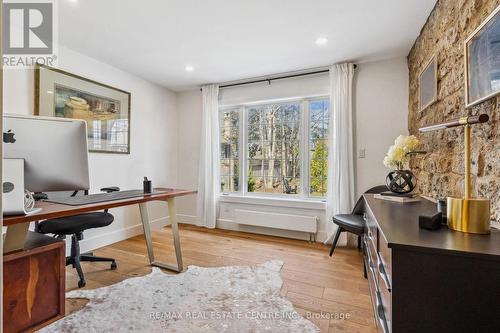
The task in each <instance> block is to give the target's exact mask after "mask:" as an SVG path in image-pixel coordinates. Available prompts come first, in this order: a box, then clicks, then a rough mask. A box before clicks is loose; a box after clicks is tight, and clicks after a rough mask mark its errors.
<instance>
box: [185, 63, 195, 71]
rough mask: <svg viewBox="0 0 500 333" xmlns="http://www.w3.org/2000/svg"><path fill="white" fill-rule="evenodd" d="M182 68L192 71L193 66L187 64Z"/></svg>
mask: <svg viewBox="0 0 500 333" xmlns="http://www.w3.org/2000/svg"><path fill="white" fill-rule="evenodd" d="M184 69H185V70H186V72H192V71H194V67H193V66H191V65H187V66H186V67H185V68H184Z"/></svg>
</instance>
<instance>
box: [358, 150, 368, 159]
mask: <svg viewBox="0 0 500 333" xmlns="http://www.w3.org/2000/svg"><path fill="white" fill-rule="evenodd" d="M358 157H359V158H365V157H366V149H364V148H363V149H360V150H359V153H358Z"/></svg>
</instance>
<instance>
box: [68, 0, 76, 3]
mask: <svg viewBox="0 0 500 333" xmlns="http://www.w3.org/2000/svg"><path fill="white" fill-rule="evenodd" d="M67 1H68V2H73V3H77V2H78V0H67Z"/></svg>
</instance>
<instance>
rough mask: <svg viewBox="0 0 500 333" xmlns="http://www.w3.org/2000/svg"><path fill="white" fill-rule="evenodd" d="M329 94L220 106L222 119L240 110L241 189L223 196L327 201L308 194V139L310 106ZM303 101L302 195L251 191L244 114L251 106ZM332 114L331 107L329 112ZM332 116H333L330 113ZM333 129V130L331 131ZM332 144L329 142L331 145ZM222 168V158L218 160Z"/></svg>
mask: <svg viewBox="0 0 500 333" xmlns="http://www.w3.org/2000/svg"><path fill="white" fill-rule="evenodd" d="M329 98H330V97H329V96H328V95H315V96H309V97H301V98H287V99H273V100H265V101H259V102H252V103H242V104H237V105H221V106H220V107H219V117H220V114H221V113H222V112H224V111H236V110H237V111H238V117H239V131H240V135H239V141H238V149H239V156H238V157H239V166H240V170H239V179H238V184H239V188H238V191H237V192H222V193H221V195H223V196H239V197H248V198H277V199H287V200H307V201H319V202H325V201H326V197H317V196H312V195H311V194H310V193H309V177H310V175H309V165H310V158H311V156H310V153H309V139H310V130H311V128H310V120H311V119H310V117H309V104H310V103H311V102H314V101H319V100H324V99H327V100H329ZM294 102H300V103H301V109H300V111H301V112H300V123H299V133H300V150H301V156H300V159H301V170H300V184H301V186H300V192H299V193H298V194H297V195H291V194H276V193H258V192H248V184H247V181H246V180H247V173H248V168H247V164H248V156H247V155H248V132H247V128H246V125H247V123H248V113H247V112H245V109H246V108H248V107H250V106H261V105H267V104H285V103H294ZM328 111H329V112H331V110H330V108H329V109H328ZM330 117H331V114H330ZM328 130H330V129H328ZM328 144H330V142H328ZM218 163H219V165H218V167H219V168H220V157H219V161H218Z"/></svg>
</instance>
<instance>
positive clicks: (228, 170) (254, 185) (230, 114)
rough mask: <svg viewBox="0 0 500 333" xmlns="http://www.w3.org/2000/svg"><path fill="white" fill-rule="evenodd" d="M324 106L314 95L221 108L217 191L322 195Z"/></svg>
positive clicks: (325, 143)
mask: <svg viewBox="0 0 500 333" xmlns="http://www.w3.org/2000/svg"><path fill="white" fill-rule="evenodd" d="M328 106H329V100H328V98H318V99H304V100H298V101H287V102H274V103H266V104H259V105H242V106H237V107H232V108H223V109H221V111H220V118H219V119H220V149H221V169H220V171H221V172H220V173H221V190H222V192H223V193H240V194H243V195H256V194H265V195H279V196H290V197H317V198H321V197H324V196H325V195H326V181H327V151H328V140H327V137H328V119H329V111H328ZM239 184H244V185H243V186H239Z"/></svg>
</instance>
